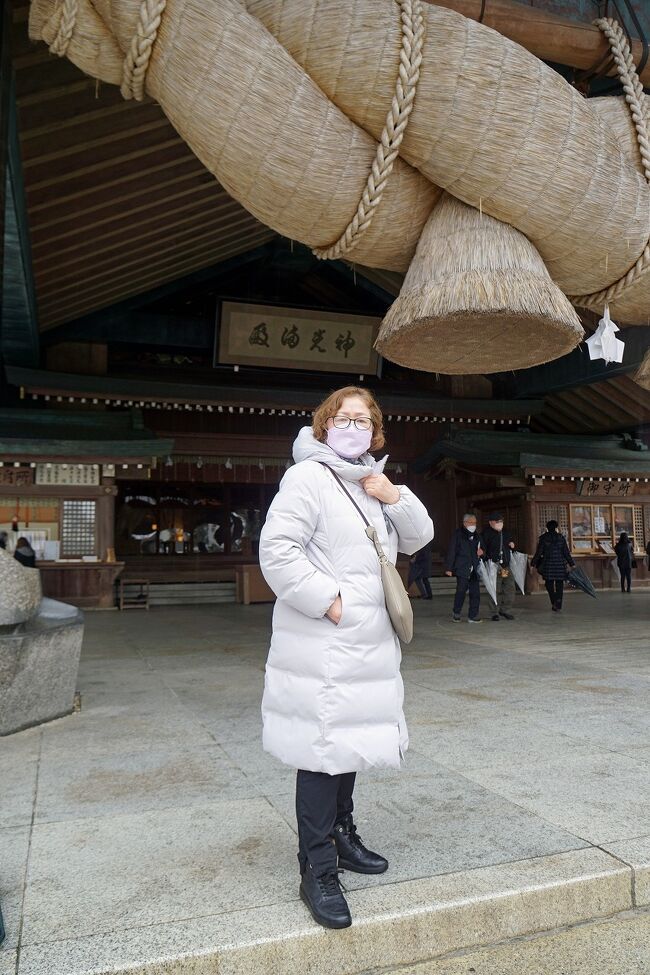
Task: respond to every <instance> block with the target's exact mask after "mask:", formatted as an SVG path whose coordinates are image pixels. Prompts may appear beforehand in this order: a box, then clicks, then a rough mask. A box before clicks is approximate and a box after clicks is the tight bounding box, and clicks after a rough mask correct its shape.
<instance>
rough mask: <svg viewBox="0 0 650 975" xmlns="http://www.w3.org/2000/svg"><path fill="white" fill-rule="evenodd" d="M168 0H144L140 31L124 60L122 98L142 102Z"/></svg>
mask: <svg viewBox="0 0 650 975" xmlns="http://www.w3.org/2000/svg"><path fill="white" fill-rule="evenodd" d="M166 5H167V0H142V5H141V7H140V15H139V17H138V29H137V32H136V33H135V35H134V36H133V39H132V41H131V47H130V48H129V53H128V54H127V56H126V58H125V60H124V72H123V76H122V85H121V87H120V91H121V92H122V97H123V98H126V99H129V98H135V99H136V101H139V102H140V101H142V99H143V97H144V83H145V78H146V76H147V68H148V67H149V60H150V58H151V52H152V50H153V46H154V44H155V43H156V38H157V36H158V28H159V27H160V21H161V19H162V14H163V11H164V9H165V6H166Z"/></svg>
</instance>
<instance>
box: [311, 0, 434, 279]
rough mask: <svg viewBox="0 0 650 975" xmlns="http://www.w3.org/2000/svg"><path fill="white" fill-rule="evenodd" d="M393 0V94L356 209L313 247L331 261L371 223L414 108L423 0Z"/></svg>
mask: <svg viewBox="0 0 650 975" xmlns="http://www.w3.org/2000/svg"><path fill="white" fill-rule="evenodd" d="M396 2H397V3H398V4H399V7H400V11H401V13H400V20H401V25H402V47H401V50H400V65H399V73H398V76H397V81H396V83H395V94H394V95H393V100H392V102H391V107H390V111H389V112H388V115H387V117H386V124H385V125H384V129H383V131H382V133H381V139H380V141H379V143H378V145H377V152H376V153H375V158H374V160H373V163H372V169H371V170H370V173H369V175H368V181H367V183H366V187H365V189H364V191H363V195H362V197H361V199H360V201H359V205H358V207H357V211H356V213H355V215H354V217H353V218H352V220H351V221H350V223H349V224H348V225H347V227H346V228H345V230H344V231H343V233H342V234H341V236H340V237H339V239H338V240H337V241H336V242H335V243H334V244H331V245H330V246H329V247H315V248H313V253H314V254H315V255H316V257H318V258H320V259H321V260H330V261H333V260H336V259H337V258H339V257H342V256H343V255H344V254H347V253H349V252H350V251H351V250H352V249H353V248H354V247H356V245H357V244H358V243H359V241H360V240H361V237H362V236H363V234H364V233H365V232H366V230H367V229H368V227H369V226H370V224H371V223H372V218H373V217H374V215H375V212H376V210H377V207H378V206H379V204H380V203H381V198H382V195H383V192H384V190H385V189H386V183H387V181H388V177H389V176H390V174H391V172H392V170H393V166H394V164H395V160H396V159H397V156H398V154H399V147H400V145H401V142H402V139H403V138H404V132H405V131H406V126H407V124H408V120H409V116H410V114H411V112H412V110H413V102H414V100H415V92H416V88H417V83H418V79H419V77H420V65H421V63H422V46H423V44H424V14H423V5H422V0H396Z"/></svg>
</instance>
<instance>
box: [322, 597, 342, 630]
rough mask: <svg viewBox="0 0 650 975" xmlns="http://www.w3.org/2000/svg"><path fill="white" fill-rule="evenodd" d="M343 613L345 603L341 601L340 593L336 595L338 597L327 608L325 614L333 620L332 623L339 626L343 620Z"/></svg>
mask: <svg viewBox="0 0 650 975" xmlns="http://www.w3.org/2000/svg"><path fill="white" fill-rule="evenodd" d="M342 613H343V603H342V602H341V597H340V595H339V596H337V597H336V599H335V600H334V602H333V603H332V605H331V606H330V608H329V609H328V610H327V612H326V613H325V615H326V616H327V618H328V620H331V621H332V623H334V624H336V626H338V625H339V623H340V622H341V615H342Z"/></svg>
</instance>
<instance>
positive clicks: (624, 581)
mask: <svg viewBox="0 0 650 975" xmlns="http://www.w3.org/2000/svg"><path fill="white" fill-rule="evenodd" d="M631 588H632V569H621V592H625V590H626V589H627V591H628V592H629V591H630V589H631Z"/></svg>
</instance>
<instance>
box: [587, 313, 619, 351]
mask: <svg viewBox="0 0 650 975" xmlns="http://www.w3.org/2000/svg"><path fill="white" fill-rule="evenodd" d="M616 332H618V325H616V324H615V323H614V322H613V321H612V320H611V318H610V317H609V305H605V311H604V314H603V317H602V318H601V320H600V321H599V322H598V328H597V329H596V331H595V332H594V334H593V335H592V336H590V338H588V339H587V346H588V348H589V358H590V359H604V360H605V362H607V363H610V362H622V361H623V352H624V351H625V344H624V343H623V342H621V340H620V339H617V338H616Z"/></svg>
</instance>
